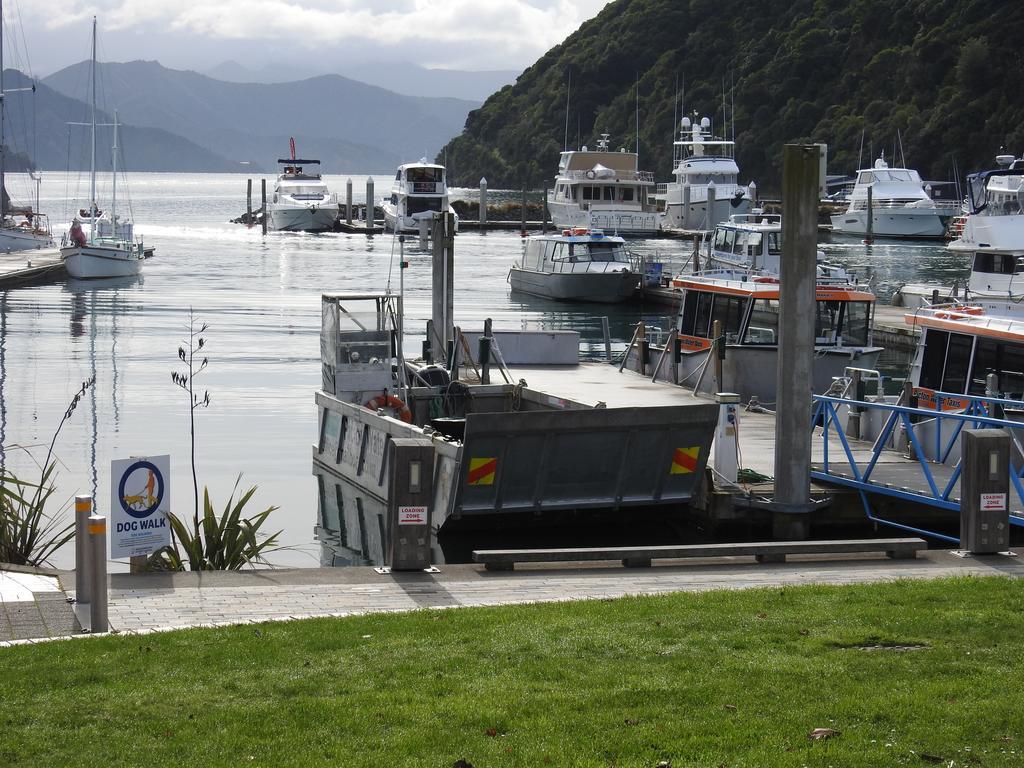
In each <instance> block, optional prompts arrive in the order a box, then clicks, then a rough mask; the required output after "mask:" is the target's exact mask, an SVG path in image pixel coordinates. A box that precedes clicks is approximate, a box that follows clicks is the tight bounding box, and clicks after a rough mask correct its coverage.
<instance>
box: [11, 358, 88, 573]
mask: <svg viewBox="0 0 1024 768" xmlns="http://www.w3.org/2000/svg"><path fill="white" fill-rule="evenodd" d="M95 383H96V377H95V376H93V377H92V378H90V379H87V380H86V381H83V382H82V386H81V387H80V388H79V390H78V392H76V393H75V396H74V397H73V398H72V399H71V403H70V404H69V405H68V407H67V410H66V411H64V418H62V419H61V421H60V424H58V425H57V429H56V430H55V431H54V433H53V437H52V439H51V440H50V445H49V447H48V448H47V451H46V458H45V459H44V461H43V463H42V464H41V465H39V467H40V475H39V482H38V483H31V482H28V481H27V480H22V479H20V478H18V477H17V476H15V475H14V474H12V473H11V472H9V471H8V470H7V469H6V468H4V469H0V562H6V563H16V564H19V565H43V564H45V563H46V562H47V560H49V558H50V556H51V555H53V553H54V552H56V551H57V550H58V549H60V548H61V547H62V546H64V545H65V544H66V543H67V542H68V541H70V540H71V538H72V537H73V536H74V535H75V533H74V523H73V522H72V523H69V524H68V525H66V526H64V527H60V526H59V525H58V523H57V515H54V516H50V515H47V514H46V506H47V504H48V503H49V501H50V498H51V497H52V496H53V494H54V492H55V491H56V487H55V485H54V483H53V479H54V473H55V471H56V468H57V462H56V460H54V459H53V449H54V446H55V445H56V443H57V437H58V436H59V435H60V431H61V429H63V427H64V424H66V423H67V421H68V420H69V419H70V418H71V416H72V414H74V412H75V408H77V407H78V403H79V402H80V401H81V400H82V397H83V396H84V395H85V393H86V392H87V391H88V390H89V388H90V387H92V386H94V385H95ZM24 450H26V451H27V449H24ZM29 455H31V454H29Z"/></svg>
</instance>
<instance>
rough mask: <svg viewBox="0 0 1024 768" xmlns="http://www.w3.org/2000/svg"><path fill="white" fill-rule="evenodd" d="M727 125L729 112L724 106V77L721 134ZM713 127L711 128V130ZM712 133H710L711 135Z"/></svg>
mask: <svg viewBox="0 0 1024 768" xmlns="http://www.w3.org/2000/svg"><path fill="white" fill-rule="evenodd" d="M728 125H729V112H728V111H727V110H726V107H725V78H724V77H723V78H722V135H723V136H724V135H725V134H726V130H727V126H728ZM713 130H714V129H712V131H713ZM713 135H714V134H712V136H713Z"/></svg>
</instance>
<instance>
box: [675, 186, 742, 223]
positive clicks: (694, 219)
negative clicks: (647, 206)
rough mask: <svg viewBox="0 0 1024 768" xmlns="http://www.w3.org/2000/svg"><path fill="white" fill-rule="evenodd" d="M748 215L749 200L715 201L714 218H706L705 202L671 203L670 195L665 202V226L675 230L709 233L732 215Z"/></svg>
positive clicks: (728, 199)
mask: <svg viewBox="0 0 1024 768" xmlns="http://www.w3.org/2000/svg"><path fill="white" fill-rule="evenodd" d="M746 213H750V198H749V197H743V198H739V199H738V200H737V199H736V198H731V197H730V198H726V199H724V200H715V210H714V216H710V217H709V216H708V203H707V200H699V201H696V202H691V203H690V204H689V206H685V205H683V204H682V203H681V202H678V201H677V202H672V196H671V194H670V195H668V196H667V199H666V201H665V226H666V227H673V228H676V229H694V230H700V231H710V230H712V229H714V228H715V226H716V225H717V224H720V223H721V222H723V221H729V217H730V216H732V215H733V214H746Z"/></svg>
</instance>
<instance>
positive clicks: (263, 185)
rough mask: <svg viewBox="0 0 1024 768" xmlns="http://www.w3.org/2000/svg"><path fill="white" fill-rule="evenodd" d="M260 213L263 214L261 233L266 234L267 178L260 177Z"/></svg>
mask: <svg viewBox="0 0 1024 768" xmlns="http://www.w3.org/2000/svg"><path fill="white" fill-rule="evenodd" d="M260 213H262V214H263V222H262V224H261V226H262V229H263V234H264V235H265V234H267V219H268V218H269V217H268V216H267V180H266V179H260Z"/></svg>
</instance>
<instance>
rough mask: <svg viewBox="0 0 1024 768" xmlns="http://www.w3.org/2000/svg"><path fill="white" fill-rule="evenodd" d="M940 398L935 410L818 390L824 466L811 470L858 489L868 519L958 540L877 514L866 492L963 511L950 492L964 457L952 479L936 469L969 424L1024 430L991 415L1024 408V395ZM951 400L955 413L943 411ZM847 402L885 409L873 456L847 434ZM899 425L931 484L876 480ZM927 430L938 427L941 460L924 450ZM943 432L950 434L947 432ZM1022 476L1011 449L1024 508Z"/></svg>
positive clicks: (1016, 519)
mask: <svg viewBox="0 0 1024 768" xmlns="http://www.w3.org/2000/svg"><path fill="white" fill-rule="evenodd" d="M935 402H936V405H937V409H936V410H931V409H928V408H912V407H908V406H903V405H895V404H892V403H885V402H865V401H859V400H845V399H841V398H836V397H828V396H825V395H815V396H814V414H813V418H812V422H811V423H812V425H813V426H812V429H814V430H815V432H816V431H817V429H818V428H819V427H820V429H821V432H820V435H819V436H820V438H821V439H822V456H823V462H822V464H821V467H820V469H818V470H813V471H812V472H811V478H812V479H815V480H821V481H824V482H828V483H833V484H837V485H843V486H847V487H850V488H853V489H855V490H857V491H858V493H859V494H860V497H861V502H862V503H863V505H864V510H865V512H866V514H867V516H868V519H869V520H871V521H873V522H877V523H881V524H884V525H888V526H892V527H895V528H900V529H902V530H907V531H912V532H914V533H917V534H920V535H924V536H929V537H932V538H937V539H941V540H944V541H950V542H959V539H958V538H954V537H952V536H948V535H946V534H943V533H939V532H937V531H929V530H926V529H921V528H916V527H913V526H909V525H905V524H903V523H899V522H896V521H893V520H886V519H883V518H880V517H877V516H876V515H875V514H874V513H873V512H872V509H871V504H870V502H869V500H868V497H867V494H868V493H878V494H882V495H886V496H892V497H895V498H898V499H903V500H905V501H911V502H914V503H917V504H924V505H928V506H932V507H936V508H938V509H943V510H952V511H959V509H960V503H959V501H957V500H954V499H952V498H950V497H951V495H952V493H953V490H954V489H955V487H956V484H957V482H958V481H959V480H960V472H961V468H960V461H959V460H958V461H957V462H956V463H955V464H954V465H953V472H952V474H951V476H950V477H949V479H948V480H947V481H941V480H940V479H939V478H937V477H936V473H935V472H934V468H935V467H937V466H945V464H946V462H947V461H948V460H949V458H950V455H951V454H952V452H953V449H954V448H955V447H956V445H957V442H958V440H959V438H960V433H961V432H962V431H963V429H964V427H965V426H967V427H969V428H972V429H1007V430H1013V429H1024V423H1021V422H1014V421H1010V420H1007V419H1005V418H1000V417H997V416H993V415H991V414H994V413H998V412H999V411H1000V409H1003V408H1012V409H1022V408H1024V403H1022V402H1021V401H1019V400H1003V399H999V398H991V397H977V396H973V395H955V394H949V393H944V392H936V393H935ZM950 403H956V404H957V405H960V406H961V410H958V411H955V412H954V411H942V410H941V409H942V406H943V405H944V404H950ZM842 407H849V408H852V409H857V410H858V412H860V413H861V414H864V413H865V412H869V411H878V412H881V413H882V414H886V415H885V416H884V419H885V422H884V426H883V427H882V429H881V431H880V432H879V433H878V435H877V437H876V438H875V440H874V443H873V445H872V446H871V448H870V452H869V454H868V456H867V457H866V458H865V457H862V458H861V459H860V460H859V461H858V459H857V458H856V457H855V456H854V449H853V448H852V447H851V445H850V441H849V439H848V438H847V436H846V433H845V429H844V426H845V424H844V422H843V419H842V418H841V416H840V411H839V409H840V408H842ZM862 418H863V416H862ZM943 425H946V426H947V429H943ZM899 427H902V429H903V431H904V433H905V435H906V439H907V444H908V452H909V453H910V455H911V456H912V457H913V458H914V459H915V460H916V461H917V464H918V466H919V467H920V469H921V479H922V480H924V482H925V483H927V486H928V487H927V489H925V488H908V487H906V486H899V487H894V486H893V485H890V484H887V483H884V482H878V481H874V480H873V475H874V473H875V470H876V468H877V465H878V461H879V459H880V458H881V457H882V455H883V452H884V451H886V450H891V449H887V447H886V446H887V445H888V444H889V443H890V442H891V441H892V440H893V437H894V436H895V434H896V432H897V429H898V428H899ZM924 429H934V431H935V438H934V439H935V443H934V449H935V450H934V454H933V455H934V457H935V458H936V459H937V460H932V459H929V458H928V456H927V454H926V452H925V450H924V437H925V436H924V435H922V434H921V431H923V430H924ZM831 430H834V431H835V434H836V435H837V436H838V437H839V442H840V445H841V446H842V454H843V455H842V456H841V457H840V458H839V460H838V461H836V460H835V459H834V458H833V457H832V456H831V455H830V446H829V433H830V431H831ZM944 433H945V435H948V436H944ZM1011 435H1013V432H1011ZM1015 442H1016V440H1015ZM860 450H863V449H860ZM834 464H835V465H837V467H839V468H837V469H836V470H835V471H833V465H834ZM1022 478H1024V465H1022V466H1021V467H1016V466H1014V458H1013V451H1011V454H1010V484H1011V485H1012V486H1013V491H1014V493H1013V494H1011V498H1012V497H1013V496H1014V494H1015V496H1016V501H1017V502H1018V504H1019V507H1018V508H1024V481H1022ZM1010 523H1011V524H1013V525H1018V526H1024V517H1022V516H1020V515H1019V514H1013V513H1011V515H1010Z"/></svg>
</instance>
